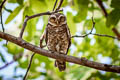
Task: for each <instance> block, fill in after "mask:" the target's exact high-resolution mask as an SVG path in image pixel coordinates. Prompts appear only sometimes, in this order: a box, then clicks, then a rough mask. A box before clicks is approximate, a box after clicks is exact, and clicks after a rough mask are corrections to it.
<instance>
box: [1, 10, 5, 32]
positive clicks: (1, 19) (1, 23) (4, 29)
mask: <svg viewBox="0 0 120 80" xmlns="http://www.w3.org/2000/svg"><path fill="white" fill-rule="evenodd" d="M0 19H1V25H2V30H3V32H4V31H5V29H4V25H3V19H2V11H1V17H0Z"/></svg>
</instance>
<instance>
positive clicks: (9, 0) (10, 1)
mask: <svg viewBox="0 0 120 80" xmlns="http://www.w3.org/2000/svg"><path fill="white" fill-rule="evenodd" d="M8 2H9V3H16V2H17V1H16V0H8Z"/></svg>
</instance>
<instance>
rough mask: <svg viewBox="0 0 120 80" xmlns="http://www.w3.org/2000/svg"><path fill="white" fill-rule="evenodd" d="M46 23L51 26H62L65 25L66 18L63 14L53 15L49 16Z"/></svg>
mask: <svg viewBox="0 0 120 80" xmlns="http://www.w3.org/2000/svg"><path fill="white" fill-rule="evenodd" d="M48 23H49V24H51V25H52V26H62V25H64V24H66V23H67V22H66V17H65V15H64V14H62V13H54V14H52V15H50V17H49V21H48Z"/></svg>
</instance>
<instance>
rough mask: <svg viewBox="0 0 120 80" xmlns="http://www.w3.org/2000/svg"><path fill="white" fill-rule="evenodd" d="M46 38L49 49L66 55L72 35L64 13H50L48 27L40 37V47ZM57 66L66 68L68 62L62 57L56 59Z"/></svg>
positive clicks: (62, 69) (61, 69)
mask: <svg viewBox="0 0 120 80" xmlns="http://www.w3.org/2000/svg"><path fill="white" fill-rule="evenodd" d="M43 40H45V42H46V46H47V48H48V50H49V51H53V52H57V53H59V54H64V55H66V54H67V53H68V49H69V47H70V45H71V35H70V31H69V28H68V25H67V20H66V17H65V15H64V14H62V13H54V14H52V15H50V17H49V20H48V24H47V26H46V29H45V31H44V33H43V35H42V36H41V39H40V47H41V48H42V47H43V46H42V42H43ZM55 67H58V69H59V71H64V70H65V69H66V62H65V61H62V60H60V59H56V60H55Z"/></svg>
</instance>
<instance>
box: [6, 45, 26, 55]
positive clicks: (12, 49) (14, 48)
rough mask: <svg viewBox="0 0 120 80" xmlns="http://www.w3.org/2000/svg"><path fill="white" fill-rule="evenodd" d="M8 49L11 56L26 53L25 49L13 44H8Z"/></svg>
mask: <svg viewBox="0 0 120 80" xmlns="http://www.w3.org/2000/svg"><path fill="white" fill-rule="evenodd" d="M7 49H8V52H9V53H10V54H17V53H22V52H23V51H24V49H23V48H21V47H19V46H17V45H16V44H13V43H8V45H7Z"/></svg>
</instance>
